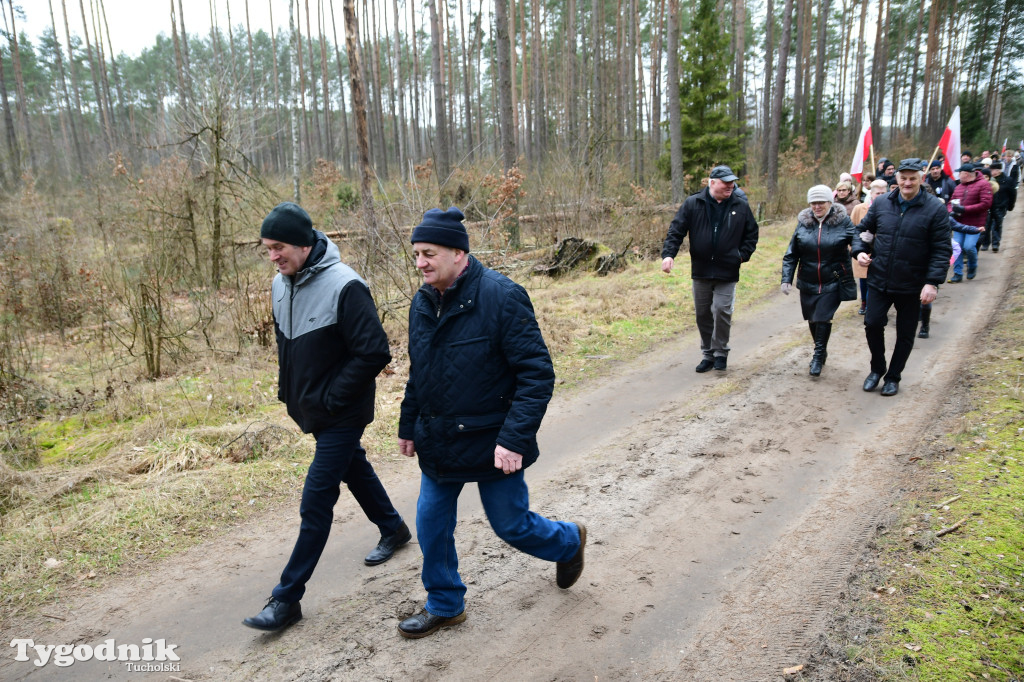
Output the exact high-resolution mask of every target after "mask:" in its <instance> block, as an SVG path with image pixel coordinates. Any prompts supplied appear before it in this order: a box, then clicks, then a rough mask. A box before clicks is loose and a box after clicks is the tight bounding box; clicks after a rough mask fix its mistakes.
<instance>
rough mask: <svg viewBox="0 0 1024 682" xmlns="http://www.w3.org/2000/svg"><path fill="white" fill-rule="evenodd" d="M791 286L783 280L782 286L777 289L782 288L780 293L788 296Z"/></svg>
mask: <svg viewBox="0 0 1024 682" xmlns="http://www.w3.org/2000/svg"><path fill="white" fill-rule="evenodd" d="M792 288H793V285H792V284H790V283H789V282H783V283H782V286H780V287H779V289H781V290H782V293H784V294H785V295H786V296H789V292H790V290H791V289H792Z"/></svg>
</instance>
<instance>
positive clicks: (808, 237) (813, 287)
mask: <svg viewBox="0 0 1024 682" xmlns="http://www.w3.org/2000/svg"><path fill="white" fill-rule="evenodd" d="M853 236H854V227H853V223H852V222H850V217H849V216H848V215H846V210H845V209H844V208H843V205H842V204H839V203H833V204H832V208H830V209H829V212H828V213H827V214H826V215H825V218H824V220H822V221H821V222H820V223H819V222H818V219H817V218H815V217H814V213H813V212H811V209H810V208H805V209H804V210H802V211H800V215H798V216H797V219H796V229H795V230H794V231H793V238H792V239H791V240H790V241H789V249H787V250H786V255H784V256H783V257H782V281H783V282H784V283H785V282H789V283H792V282H793V276H794V274H795V275H796V288H797V289H799V290H800V291H802V292H806V293H809V294H821V293H824V292H826V291H835V290H836V289H838V288H839V277H840V276H841V275H842V274H846V275H848V276H850V277H852V276H853V275H852V267H851V264H850V248H851V247H852V246H853Z"/></svg>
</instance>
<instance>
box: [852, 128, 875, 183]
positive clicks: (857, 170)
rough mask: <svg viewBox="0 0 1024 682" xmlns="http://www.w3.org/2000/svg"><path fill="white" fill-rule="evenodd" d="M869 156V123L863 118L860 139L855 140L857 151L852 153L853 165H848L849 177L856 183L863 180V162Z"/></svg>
mask: <svg viewBox="0 0 1024 682" xmlns="http://www.w3.org/2000/svg"><path fill="white" fill-rule="evenodd" d="M870 154H871V123H870V122H869V121H868V117H867V116H866V115H865V116H864V127H863V128H862V129H861V131H860V137H859V138H858V139H857V151H855V152H854V153H853V163H851V164H850V175H852V176H853V179H854V180H856V181H857V182H863V179H864V162H865V161H867V160H868V158H869V157H870Z"/></svg>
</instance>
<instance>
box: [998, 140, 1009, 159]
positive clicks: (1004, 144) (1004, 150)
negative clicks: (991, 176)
mask: <svg viewBox="0 0 1024 682" xmlns="http://www.w3.org/2000/svg"><path fill="white" fill-rule="evenodd" d="M1009 141H1010V138H1008V137H1007V138H1006V139H1004V140H1003V151H1001V152H999V156H1002V155H1003V154H1005V153H1006V143H1007V142H1009Z"/></svg>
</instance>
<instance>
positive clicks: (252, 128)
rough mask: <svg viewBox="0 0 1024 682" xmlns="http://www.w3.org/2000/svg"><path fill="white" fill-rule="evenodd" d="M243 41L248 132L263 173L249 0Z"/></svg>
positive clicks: (257, 163) (246, 7)
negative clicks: (246, 55) (244, 47)
mask: <svg viewBox="0 0 1024 682" xmlns="http://www.w3.org/2000/svg"><path fill="white" fill-rule="evenodd" d="M270 30H271V32H273V30H274V29H273V24H271V29H270ZM245 41H246V48H247V49H248V51H249V109H250V111H249V134H250V135H251V136H252V145H253V151H252V156H253V160H254V162H255V163H256V165H257V166H258V167H259V168H260V170H262V171H263V172H264V173H265V172H266V171H267V168H266V162H265V160H264V158H263V151H264V147H263V144H262V143H260V142H258V140H259V139H260V134H259V131H258V130H257V128H256V122H257V121H258V120H259V118H260V98H259V97H258V96H257V92H258V91H257V89H256V54H255V51H254V50H253V46H252V24H251V23H250V21H249V0H245ZM261 89H262V88H261ZM257 145H258V146H257Z"/></svg>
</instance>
